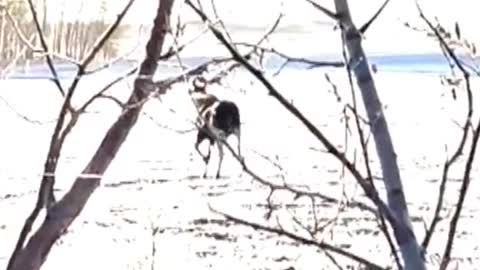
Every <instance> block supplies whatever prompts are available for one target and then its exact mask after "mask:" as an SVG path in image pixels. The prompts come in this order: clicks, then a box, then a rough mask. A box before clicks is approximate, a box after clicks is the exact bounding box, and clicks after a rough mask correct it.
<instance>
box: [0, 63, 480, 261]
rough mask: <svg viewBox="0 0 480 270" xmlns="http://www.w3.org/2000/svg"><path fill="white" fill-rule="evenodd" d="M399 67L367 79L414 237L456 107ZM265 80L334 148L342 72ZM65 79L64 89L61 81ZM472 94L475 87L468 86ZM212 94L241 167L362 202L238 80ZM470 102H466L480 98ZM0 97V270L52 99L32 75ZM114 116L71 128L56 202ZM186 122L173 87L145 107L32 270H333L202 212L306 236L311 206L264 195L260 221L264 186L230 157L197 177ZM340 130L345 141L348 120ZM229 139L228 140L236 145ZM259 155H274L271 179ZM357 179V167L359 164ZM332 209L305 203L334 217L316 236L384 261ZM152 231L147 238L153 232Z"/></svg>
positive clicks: (32, 179) (29, 201) (1, 86)
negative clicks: (235, 130) (222, 104)
mask: <svg viewBox="0 0 480 270" xmlns="http://www.w3.org/2000/svg"><path fill="white" fill-rule="evenodd" d="M162 70H166V69H165V68H163V69H161V71H162ZM407 71H408V68H407V69H404V70H403V71H398V70H395V71H392V70H382V65H381V63H380V64H379V72H378V73H377V74H375V77H374V78H375V81H376V85H377V87H378V91H379V94H380V97H381V99H382V101H383V104H384V106H385V114H386V117H387V120H388V123H389V126H390V131H391V133H392V136H393V141H394V144H395V149H396V152H397V155H398V162H399V165H400V168H401V173H402V178H403V184H404V188H405V192H406V197H407V201H408V206H409V211H410V215H411V218H412V221H413V225H414V226H415V232H416V234H417V237H418V238H419V240H420V241H421V240H422V239H423V236H424V220H425V221H426V222H427V223H429V222H430V220H431V217H432V214H433V209H434V206H435V202H436V198H437V194H438V185H439V179H440V177H441V172H442V164H443V162H444V160H445V158H446V153H445V145H447V149H448V150H449V153H452V151H453V149H454V147H456V146H457V144H458V142H459V139H460V134H461V133H460V132H461V130H460V128H459V127H458V126H457V125H456V124H455V121H457V122H459V123H462V121H463V117H464V115H465V104H466V103H465V100H464V94H463V92H462V91H459V92H458V96H459V99H458V100H457V101H454V100H453V99H452V97H451V94H450V89H449V88H448V87H445V86H442V85H441V84H440V79H439V75H438V74H436V73H424V72H407ZM31 72H33V71H31ZM326 72H328V73H329V75H330V78H331V80H332V81H333V82H334V83H336V84H337V86H338V93H339V95H340V96H341V98H342V100H341V102H338V101H337V97H336V96H335V95H334V94H333V91H332V87H331V86H330V84H329V83H328V82H327V81H326V80H325V78H324V74H325V73H326ZM119 73H120V74H121V70H113V71H106V72H104V73H102V74H99V75H95V76H91V77H86V78H85V79H84V80H82V82H81V83H80V85H79V88H78V90H77V93H76V98H75V99H74V104H75V105H77V106H78V104H81V103H82V102H83V101H85V100H86V98H88V97H89V96H90V95H91V94H93V93H95V91H98V89H100V88H102V87H103V85H105V84H106V83H107V82H109V80H111V79H112V78H114V77H115V76H117V75H118V74H119ZM160 74H161V72H160ZM159 76H163V75H159ZM271 79H272V81H273V82H274V85H275V86H276V87H277V88H278V89H279V91H281V92H282V94H284V95H285V96H286V97H288V98H289V99H291V100H292V102H293V103H294V104H295V105H296V106H297V107H298V108H300V109H301V111H302V112H304V114H305V115H306V116H307V117H308V118H309V119H311V120H312V122H314V123H315V124H316V125H317V127H319V128H320V130H321V131H323V132H324V134H325V135H326V136H327V137H328V138H329V139H331V140H332V141H333V142H334V143H335V144H336V145H338V146H339V147H340V148H341V149H345V123H344V122H342V121H341V118H342V110H343V107H344V105H345V102H348V101H349V100H350V90H349V88H348V84H347V83H346V82H347V77H346V74H345V72H344V71H343V70H342V69H340V70H337V71H334V70H324V69H317V70H302V69H298V68H297V69H293V68H292V69H286V70H285V71H284V72H283V73H282V74H281V75H279V76H277V77H271ZM68 81H69V80H68V79H65V85H68ZM473 86H474V87H476V89H478V87H479V85H478V81H474V82H473ZM130 91H131V81H128V82H125V83H121V84H119V85H117V86H116V87H115V88H113V89H112V90H111V91H110V93H111V94H113V95H115V96H118V97H120V98H121V99H122V100H125V99H126V98H127V97H128V95H129V93H130ZM212 91H213V92H215V93H217V94H218V95H219V96H221V97H225V98H228V99H232V100H235V101H236V102H237V103H238V105H239V106H240V110H241V118H242V123H243V125H242V149H243V153H244V154H245V158H246V161H247V164H248V165H249V166H250V168H251V169H252V170H253V171H255V172H257V173H258V174H259V175H260V176H262V177H263V178H265V179H268V180H270V181H272V182H275V183H282V181H286V182H287V183H288V184H290V185H292V186H296V187H298V188H305V187H308V188H309V189H310V190H312V191H318V192H320V193H321V194H324V195H328V196H331V197H334V198H337V199H342V198H343V197H344V195H343V194H345V196H346V197H347V198H348V199H349V200H357V201H363V202H367V203H368V200H367V199H366V198H365V196H364V194H363V192H362V191H361V189H360V188H359V187H358V186H357V185H356V184H354V181H353V180H352V179H351V178H350V177H349V176H348V174H347V175H346V176H343V174H342V167H341V165H340V163H339V162H338V161H337V160H335V159H334V158H333V157H332V156H330V155H328V154H326V153H324V152H323V151H321V150H322V149H323V148H322V145H321V144H320V143H319V142H318V141H317V140H316V139H315V138H314V137H313V136H312V135H311V134H310V133H309V132H308V130H307V129H306V128H304V127H303V126H302V125H301V124H300V123H299V121H298V120H297V119H295V118H294V117H293V116H291V115H290V114H289V113H288V112H286V111H285V110H284V109H283V108H282V107H281V106H280V105H279V104H278V102H277V101H276V100H274V99H273V98H272V97H270V96H268V95H267V92H266V90H265V89H264V88H263V86H261V85H260V84H259V83H258V82H256V81H255V80H254V79H253V78H252V77H251V76H250V75H249V74H246V73H245V72H243V71H239V72H236V73H234V74H233V75H232V76H230V77H229V78H228V80H227V83H226V84H225V87H219V86H215V87H214V88H213V87H212ZM475 92H476V93H477V94H478V91H475ZM478 96H480V95H477V98H476V100H475V102H476V104H478V103H479V102H480V100H478ZM0 97H1V100H0V121H1V123H2V125H3V128H2V132H1V133H0V164H1V166H0V268H2V269H3V268H4V267H5V266H6V264H7V261H8V257H9V256H10V253H11V251H12V248H13V246H14V244H15V241H16V239H17V237H18V234H19V231H20V229H21V226H22V225H23V221H24V219H25V218H26V216H27V215H28V214H29V212H30V211H31V209H32V207H33V205H34V202H35V200H36V193H37V189H38V186H39V180H40V174H41V171H42V167H43V162H44V160H45V156H46V152H47V149H48V143H49V140H50V136H51V133H52V130H53V126H54V123H55V118H56V115H57V113H58V110H59V106H60V104H61V97H60V95H59V93H58V91H57V90H56V89H55V87H54V85H53V84H52V83H51V82H49V81H47V80H42V79H39V78H37V79H33V80H25V79H10V80H1V81H0ZM358 98H359V104H362V103H361V99H360V96H358ZM12 108H13V109H12ZM361 109H362V110H363V105H362V108H361ZM118 112H119V108H117V107H116V105H115V104H114V103H113V102H111V101H108V100H101V101H98V102H96V103H95V104H94V106H92V108H91V109H90V110H89V113H88V114H86V115H84V116H83V117H82V118H81V120H80V121H79V123H78V126H77V127H76V128H75V129H74V130H73V133H72V134H71V136H70V137H69V138H68V139H67V141H66V144H65V147H64V151H63V152H62V158H61V161H60V164H59V168H58V176H57V186H56V196H57V197H60V196H62V194H63V193H64V192H65V191H66V190H67V189H68V188H69V187H70V185H71V184H72V182H73V181H74V178H75V175H76V174H78V173H79V172H80V171H81V170H82V169H83V168H84V166H85V165H86V163H87V162H88V160H89V158H90V157H91V156H92V154H93V152H94V150H95V149H96V148H97V146H98V144H99V142H100V141H101V139H102V138H103V135H104V134H105V132H106V130H107V129H108V127H109V126H110V124H111V123H112V122H113V121H114V120H115V119H116V117H117V115H118ZM19 114H20V115H22V116H24V117H27V118H28V119H30V120H26V119H24V118H22V117H21V116H19ZM193 118H194V109H193V106H192V104H191V102H190V100H189V98H188V95H187V93H186V85H183V84H179V85H177V86H176V87H174V89H172V90H171V91H170V92H169V93H168V95H166V96H164V97H163V98H162V101H159V100H151V101H149V102H148V103H147V104H146V106H145V108H144V114H143V115H142V117H141V118H140V119H139V121H138V123H137V125H136V126H135V127H134V129H133V130H132V132H131V133H130V135H129V137H128V139H127V141H126V142H125V144H124V145H123V147H122V148H121V150H120V153H119V154H118V156H117V158H116V159H115V160H114V162H113V163H112V165H111V166H110V168H109V170H108V171H107V174H106V175H105V177H104V179H103V181H102V185H101V187H100V188H98V189H97V190H96V192H95V193H94V194H93V196H92V197H91V199H90V201H89V202H88V204H87V206H86V208H85V209H84V211H83V212H82V213H81V215H80V216H79V218H78V219H76V221H75V222H74V224H73V225H72V226H71V227H70V229H69V231H68V233H67V234H66V235H65V236H64V237H62V238H61V239H60V240H59V241H58V242H57V243H56V244H55V246H54V247H53V249H52V252H51V254H50V256H49V258H48V260H47V262H46V263H45V266H44V269H63V268H65V267H68V268H69V269H72V270H74V269H118V270H120V269H152V264H153V267H154V269H162V268H165V269H225V268H227V267H228V268H229V269H279V270H280V269H292V270H293V269H302V270H310V269H337V268H336V266H335V265H334V264H332V263H331V261H330V260H329V259H328V257H327V256H326V255H325V253H323V252H321V251H320V250H318V249H316V248H315V247H310V246H302V245H299V244H298V243H295V242H293V241H291V240H289V239H287V238H285V237H279V236H277V235H273V234H269V233H265V232H261V231H255V230H253V229H250V228H248V227H245V226H242V225H237V224H233V223H232V222H227V221H225V220H224V219H223V218H222V217H221V216H219V215H216V214H214V213H212V212H211V211H210V210H209V208H208V207H209V205H211V206H212V207H213V208H214V209H217V210H220V211H223V212H225V213H229V214H231V215H233V216H237V217H241V218H244V219H246V220H249V221H253V222H258V223H261V224H270V225H272V226H275V225H276V224H277V222H279V223H281V225H282V226H283V227H284V228H285V229H288V230H290V231H293V232H298V233H300V234H302V235H305V232H304V231H302V230H301V228H299V227H298V226H296V225H295V224H294V223H293V222H292V215H294V216H296V217H297V218H299V219H301V220H304V222H306V223H310V224H311V223H312V213H311V208H310V201H309V199H307V198H300V199H298V200H294V198H293V196H291V194H286V193H282V192H278V193H275V196H274V198H273V199H274V202H275V203H278V210H277V211H275V212H274V215H273V217H272V218H271V219H270V220H265V219H264V214H265V213H266V212H267V209H266V203H267V201H266V198H267V196H268V193H269V189H268V188H266V187H264V186H262V185H260V184H259V183H257V182H255V181H254V180H252V179H251V177H249V176H248V175H247V174H246V173H242V171H241V168H240V166H239V165H238V164H237V163H236V162H235V161H234V159H233V158H232V157H231V155H230V154H227V155H226V157H225V160H224V166H223V175H224V176H225V177H224V178H222V179H219V180H215V179H212V178H211V179H202V178H200V177H199V176H200V175H201V174H202V172H203V162H202V161H201V159H200V158H199V156H198V155H197V153H196V152H195V150H194V147H193V145H194V141H195V136H196V134H195V132H192V131H190V132H185V131H189V130H191V129H193V125H192V122H191V120H192V119H193ZM31 120H34V122H32V121H31ZM351 129H352V132H355V129H354V126H353V122H351ZM230 142H231V143H232V144H233V145H235V143H236V141H235V139H234V138H232V140H231V141H230ZM370 146H372V145H370ZM355 148H356V150H357V152H358V151H359V150H360V149H359V148H358V139H357V138H356V137H355V136H354V137H350V138H349V139H348V147H347V152H348V155H349V157H350V158H353V156H354V155H353V153H354V149H355ZM371 148H372V152H371V153H372V154H371V157H372V160H371V166H372V167H373V169H374V173H375V175H377V176H378V177H381V173H380V172H379V170H378V161H377V159H376V158H374V157H375V155H374V152H373V151H374V149H373V147H371ZM213 153H214V154H215V153H216V152H213ZM262 155H264V156H268V157H269V158H270V159H272V160H275V159H278V160H277V161H276V162H278V163H279V164H280V165H281V167H282V170H280V169H279V168H277V167H276V166H275V165H273V164H272V163H271V162H270V161H268V160H266V159H265V158H263V157H262ZM359 156H360V155H359V152H358V154H357V160H358V161H361V159H360V158H359ZM462 160H463V159H462ZM462 164H463V163H462ZM478 164H479V163H478V162H476V163H475V164H474V168H473V173H472V182H471V186H470V190H469V193H468V196H467V200H466V203H465V208H464V210H463V212H462V217H461V221H460V223H459V227H458V231H457V236H456V240H455V244H454V252H453V257H455V261H456V262H458V263H459V268H458V269H480V266H479V265H480V230H479V229H478V227H476V226H477V225H475V224H477V223H476V222H478V219H479V217H480V213H479V208H478V207H477V205H478V203H479V202H480V182H479V179H480V173H479V165H478ZM211 165H212V166H211V168H210V175H213V174H214V171H215V169H216V156H215V155H214V156H213V157H212V164H211ZM463 167H464V165H461V166H458V167H455V168H453V170H452V173H451V175H450V180H449V183H448V193H447V197H446V200H445V201H446V206H445V208H444V211H442V215H443V216H448V217H450V216H451V213H452V212H451V209H453V208H452V207H453V206H454V204H455V203H456V200H457V196H458V188H459V186H460V179H461V176H462V171H463ZM360 169H361V171H364V169H363V167H360ZM282 179H285V180H282ZM376 184H377V186H378V188H379V189H380V192H381V194H382V195H383V194H384V192H383V191H384V190H383V188H382V183H381V181H380V180H376ZM338 212H339V211H338V205H336V204H329V203H325V202H321V201H317V207H316V215H317V217H318V219H319V220H320V222H323V223H327V222H328V221H329V220H332V219H334V218H336V222H334V223H333V224H332V225H330V226H327V228H326V231H325V232H324V233H322V234H320V235H319V236H318V239H323V240H324V241H325V242H326V243H330V244H332V245H335V246H338V247H342V248H345V249H347V250H348V251H350V252H352V253H355V254H357V255H359V256H362V257H365V258H368V259H369V260H372V261H373V262H375V263H377V264H380V265H383V266H387V265H391V264H392V258H390V256H389V255H388V253H389V249H388V245H387V243H386V240H385V238H384V237H383V235H382V233H381V232H380V231H379V229H378V226H377V223H376V220H375V217H374V216H373V215H372V214H370V213H368V212H365V211H360V210H359V209H358V208H347V209H345V210H343V211H341V212H340V213H338ZM152 228H156V230H158V232H157V234H155V235H154V236H152V231H153V229H152ZM447 230H448V219H446V220H443V221H442V222H441V224H440V226H439V227H438V229H437V233H436V234H435V236H434V238H433V241H432V243H431V245H430V249H429V251H430V254H429V257H428V258H429V267H431V269H436V265H437V263H436V262H435V257H436V256H438V254H442V253H443V249H444V244H445V239H446V234H447V233H446V232H447ZM153 246H154V247H155V255H154V256H152V247H153ZM336 258H337V259H338V262H339V263H340V264H342V265H345V266H346V265H349V267H346V268H345V269H357V268H356V267H357V266H356V263H354V262H352V261H349V260H348V259H344V258H342V257H341V256H336ZM454 266H455V263H452V267H454Z"/></svg>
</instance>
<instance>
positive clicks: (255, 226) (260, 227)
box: [209, 205, 386, 270]
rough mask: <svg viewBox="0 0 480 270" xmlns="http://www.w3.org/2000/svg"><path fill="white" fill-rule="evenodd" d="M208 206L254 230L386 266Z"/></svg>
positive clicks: (373, 266)
mask: <svg viewBox="0 0 480 270" xmlns="http://www.w3.org/2000/svg"><path fill="white" fill-rule="evenodd" d="M209 208H210V210H211V211H212V212H214V213H216V214H219V215H222V216H223V217H224V218H226V219H227V220H230V221H233V222H235V223H238V224H241V225H245V226H249V227H251V228H253V229H255V230H261V231H265V232H269V233H273V234H277V235H279V236H284V237H287V238H290V239H292V240H295V241H296V242H299V243H302V244H305V245H309V246H314V247H317V248H320V249H322V250H327V251H330V252H333V253H336V254H338V255H342V256H344V257H346V258H349V259H351V260H353V261H356V262H359V263H361V264H362V265H365V266H367V267H368V269H375V270H385V269H386V268H385V267H382V266H380V265H378V264H375V263H373V262H371V261H369V260H367V259H365V258H362V257H360V256H358V255H355V254H353V253H350V252H348V251H346V250H344V249H341V248H338V247H335V246H333V245H330V244H328V243H325V242H316V241H315V240H312V239H308V238H305V237H302V236H300V235H297V234H295V233H291V232H289V231H286V230H284V229H277V228H272V227H268V226H264V225H262V224H258V223H254V222H250V221H246V220H243V219H240V218H237V217H234V216H231V215H229V214H226V213H223V212H220V211H218V210H216V209H213V208H212V207H211V206H210V205H209Z"/></svg>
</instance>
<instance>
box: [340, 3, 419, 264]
mask: <svg viewBox="0 0 480 270" xmlns="http://www.w3.org/2000/svg"><path fill="white" fill-rule="evenodd" d="M335 8H336V12H337V15H338V16H339V20H340V23H341V24H342V35H343V38H344V40H345V43H346V47H347V50H348V55H349V59H348V62H349V65H351V68H352V70H353V73H354V74H355V77H356V79H357V85H358V87H359V89H360V92H361V94H362V98H363V102H364V105H365V109H366V111H367V115H368V119H369V122H370V129H371V131H372V134H373V139H374V141H375V146H376V150H377V154H378V157H379V159H380V164H381V168H382V173H383V181H384V183H385V187H386V190H387V200H388V206H389V208H390V209H391V210H392V213H393V214H394V216H395V217H396V219H397V220H398V221H399V223H400V224H401V225H402V226H407V228H408V230H400V229H397V228H395V227H393V230H394V234H395V238H396V241H397V243H398V245H399V247H400V252H401V254H402V258H403V261H404V265H405V269H415V270H422V269H425V263H424V260H423V258H422V254H421V250H420V247H419V245H418V242H417V239H416V237H415V234H414V232H413V228H412V225H411V223H410V217H409V214H408V208H407V204H406V200H405V195H404V192H403V187H402V181H401V177H400V170H399V167H398V164H397V157H396V153H395V150H394V147H393V143H392V138H391V136H390V132H389V130H388V125H387V121H386V119H385V116H384V114H383V110H382V104H381V101H380V98H379V96H378V94H377V90H376V87H375V83H374V81H373V78H372V74H371V72H370V69H369V65H368V60H367V57H366V56H365V53H364V51H363V48H362V43H361V42H362V40H361V33H360V32H359V31H358V29H357V28H356V27H355V25H354V24H353V21H352V18H351V15H350V10H349V7H348V3H347V0H335ZM366 162H368V161H366ZM406 231H407V232H409V233H405V232H406Z"/></svg>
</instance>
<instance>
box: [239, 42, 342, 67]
mask: <svg viewBox="0 0 480 270" xmlns="http://www.w3.org/2000/svg"><path fill="white" fill-rule="evenodd" d="M235 44H236V45H240V46H245V47H250V48H253V49H254V50H260V51H261V52H263V53H265V52H266V53H271V54H275V55H277V56H279V57H281V58H283V59H285V63H284V64H283V66H282V67H284V66H285V65H287V64H288V63H300V64H306V65H309V67H308V68H309V69H312V68H317V67H344V66H345V64H344V63H343V62H339V61H316V60H311V59H307V58H303V57H292V56H289V55H286V54H284V53H282V52H279V51H278V50H277V49H275V48H266V47H262V46H260V45H256V44H250V43H246V42H237V43H235ZM277 73H278V72H277Z"/></svg>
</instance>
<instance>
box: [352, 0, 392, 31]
mask: <svg viewBox="0 0 480 270" xmlns="http://www.w3.org/2000/svg"><path fill="white" fill-rule="evenodd" d="M389 2H390V0H385V2H383V4H382V5H381V6H380V8H379V9H378V10H377V12H375V14H373V16H372V17H371V18H370V20H368V21H367V22H366V23H365V24H364V25H362V27H360V28H359V29H358V31H360V33H362V34H365V32H367V30H368V28H369V27H370V25H372V23H373V22H374V21H375V20H376V19H377V18H378V16H379V15H380V14H381V13H382V11H383V10H384V9H385V7H386V6H387V4H388V3H389Z"/></svg>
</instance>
